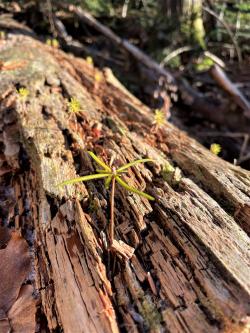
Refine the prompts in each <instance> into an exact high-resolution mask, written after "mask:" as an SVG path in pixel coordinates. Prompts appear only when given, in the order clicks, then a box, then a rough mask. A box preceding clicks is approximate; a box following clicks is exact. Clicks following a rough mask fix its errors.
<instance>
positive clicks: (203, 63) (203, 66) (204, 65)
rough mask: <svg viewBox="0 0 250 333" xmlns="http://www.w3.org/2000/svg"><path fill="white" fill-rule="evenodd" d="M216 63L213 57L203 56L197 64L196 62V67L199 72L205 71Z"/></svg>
mask: <svg viewBox="0 0 250 333" xmlns="http://www.w3.org/2000/svg"><path fill="white" fill-rule="evenodd" d="M213 65H214V62H213V60H212V59H210V58H208V57H203V58H202V59H201V60H200V61H199V62H198V63H197V64H195V69H196V70H197V71H198V72H204V71H207V70H209V68H210V67H212V66H213Z"/></svg>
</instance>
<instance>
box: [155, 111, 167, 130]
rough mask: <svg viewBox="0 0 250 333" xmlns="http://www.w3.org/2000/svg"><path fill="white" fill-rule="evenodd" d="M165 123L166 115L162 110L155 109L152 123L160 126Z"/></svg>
mask: <svg viewBox="0 0 250 333" xmlns="http://www.w3.org/2000/svg"><path fill="white" fill-rule="evenodd" d="M165 123H166V115H165V113H164V112H163V111H161V110H159V109H156V110H155V115H154V122H153V124H154V125H156V126H157V127H160V126H162V125H164V124H165Z"/></svg>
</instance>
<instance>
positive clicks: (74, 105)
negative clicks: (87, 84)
mask: <svg viewBox="0 0 250 333" xmlns="http://www.w3.org/2000/svg"><path fill="white" fill-rule="evenodd" d="M68 107H69V112H70V113H75V114H77V113H79V112H80V111H81V104H80V102H79V100H78V99H77V98H75V97H72V98H71V99H70V101H69V103H68Z"/></svg>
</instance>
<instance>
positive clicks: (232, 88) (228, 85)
mask: <svg viewBox="0 0 250 333" xmlns="http://www.w3.org/2000/svg"><path fill="white" fill-rule="evenodd" d="M210 74H211V76H212V77H213V79H214V80H215V81H216V82H217V84H218V85H219V86H220V87H221V88H222V89H223V90H225V91H226V92H227V93H228V94H230V95H231V96H232V98H233V100H234V101H235V103H236V104H237V105H239V106H240V107H241V108H242V109H243V110H244V115H245V116H246V117H247V118H250V102H249V101H248V100H247V99H246V97H245V96H244V95H243V94H242V93H241V91H240V90H239V89H238V88H237V87H236V85H235V84H234V83H232V82H231V81H230V79H229V78H228V77H227V75H226V73H225V72H224V71H223V70H222V69H221V68H220V67H219V66H217V65H214V66H213V67H211V69H210Z"/></svg>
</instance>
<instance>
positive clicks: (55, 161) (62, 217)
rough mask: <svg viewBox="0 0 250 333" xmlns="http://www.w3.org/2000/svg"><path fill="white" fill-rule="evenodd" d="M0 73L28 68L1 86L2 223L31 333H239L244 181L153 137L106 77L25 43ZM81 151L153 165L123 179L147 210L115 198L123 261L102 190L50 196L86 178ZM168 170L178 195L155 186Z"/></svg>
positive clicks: (2, 49)
mask: <svg viewBox="0 0 250 333" xmlns="http://www.w3.org/2000/svg"><path fill="white" fill-rule="evenodd" d="M0 60H1V61H2V62H6V61H8V62H10V63H11V62H13V61H17V60H18V61H19V62H20V61H23V62H24V63H25V65H24V66H23V67H22V68H18V69H16V70H10V71H2V72H1V74H0V75H1V82H0V96H1V100H0V103H1V104H0V124H1V136H0V138H1V146H0V148H1V154H0V157H1V168H0V169H1V178H2V186H1V196H2V198H3V202H4V204H1V210H2V216H3V222H4V223H5V224H7V225H9V226H14V227H15V228H16V229H20V230H21V231H22V233H23V235H24V236H25V238H26V239H27V240H28V241H29V243H30V245H31V246H32V248H33V249H34V262H33V264H34V289H35V290H36V292H37V293H38V294H39V295H40V303H39V305H38V307H37V323H38V325H39V327H40V331H41V332H53V331H56V330H58V331H60V330H63V331H64V332H66V333H72V332H74V333H78V332H88V333H89V332H171V333H176V332H192V333H193V332H247V330H248V328H249V325H250V323H249V317H248V315H249V310H250V306H249V301H250V297H249V293H250V283H249V276H250V274H249V273H250V269H249V252H248V251H249V238H248V236H247V233H249V231H250V173H249V172H248V171H245V170H243V169H241V168H240V167H236V166H233V165H231V164H229V163H227V162H225V161H223V160H221V159H220V158H218V157H217V156H214V155H212V154H211V153H210V152H209V151H207V150H206V149H205V148H203V147H202V146H201V145H200V144H198V143H197V142H196V141H195V140H193V139H192V138H190V137H188V136H187V135H186V134H185V133H183V132H181V131H180V130H178V129H177V128H175V127H174V126H172V125H171V124H169V123H167V124H166V125H165V126H163V127H162V128H161V129H160V130H159V131H158V132H157V133H152V131H151V128H152V123H153V114H152V112H151V110H149V109H148V108H147V107H146V106H145V105H143V104H142V103H141V102H140V101H139V100H137V99H136V98H135V97H134V96H132V95H131V94H130V93H128V92H127V90H126V89H125V88H124V87H122V86H121V84H120V83H119V82H118V81H117V80H116V79H115V78H114V76H113V75H112V74H111V73H110V71H109V70H104V71H103V72H99V71H98V70H97V69H95V68H94V67H92V66H90V65H88V64H87V63H86V62H85V61H84V60H81V59H78V58H74V57H72V56H69V55H66V54H64V53H63V52H62V51H60V50H56V49H52V48H51V47H48V46H45V45H42V44H41V43H39V42H38V41H35V40H34V39H32V38H31V37H27V36H26V37H24V36H22V37H20V36H18V37H15V36H14V35H10V36H9V39H8V40H7V41H6V43H5V44H4V45H1V46H0ZM97 72H98V73H99V75H100V77H101V80H100V81H99V80H98V82H96V80H95V74H96V73H97ZM19 87H26V88H27V89H28V91H29V95H28V96H27V98H26V100H23V99H21V98H20V96H18V94H17V93H16V88H19ZM71 97H76V98H77V99H78V100H79V102H80V104H81V112H80V113H79V114H77V115H72V116H70V115H69V112H68V101H69V99H70V98H71ZM96 128H100V130H98V132H97V131H96V130H95V129H96ZM87 150H92V151H94V152H95V153H97V154H99V155H100V156H102V158H103V159H104V160H105V162H108V161H109V158H110V156H111V154H113V153H115V154H116V161H117V163H118V164H119V165H121V164H122V163H126V162H127V163H128V162H130V161H132V160H134V159H136V158H144V157H149V158H152V159H154V160H155V163H154V164H148V165H138V166H135V167H133V168H131V169H130V170H129V172H128V174H127V175H125V176H124V179H126V181H127V182H128V183H129V184H130V185H132V186H134V187H137V188H140V189H142V190H144V189H146V191H147V193H150V194H151V195H153V196H154V197H155V198H156V200H155V203H151V202H149V201H148V200H147V199H145V198H141V197H139V196H138V195H136V194H130V193H128V192H126V191H125V190H124V189H123V188H121V187H120V186H119V185H118V186H117V188H116V195H115V225H116V229H115V239H116V240H117V241H118V240H122V241H123V242H125V243H127V244H128V245H130V246H132V247H134V248H135V253H134V256H133V258H132V259H131V260H129V261H126V260H124V258H122V259H121V258H120V257H119V256H116V255H114V254H113V253H110V252H109V251H107V249H106V247H105V233H106V230H107V229H108V228H106V227H107V224H108V221H109V213H110V212H109V204H108V202H109V192H108V191H107V190H106V189H105V187H104V184H103V181H102V180H100V181H95V182H87V183H84V184H77V185H74V186H73V185H71V186H67V187H64V188H59V187H57V186H56V185H57V184H58V183H60V182H61V181H64V180H66V179H69V178H73V177H76V176H77V175H85V174H89V173H92V172H94V170H95V164H94V163H93V161H92V160H91V159H90V158H89V156H88V154H86V151H87ZM167 161H170V162H171V163H172V164H173V165H174V166H175V167H176V166H177V167H179V168H180V169H181V172H182V178H181V180H180V181H179V182H178V184H172V183H171V182H167V181H165V180H164V178H163V175H162V170H163V169H164V166H165V164H166V162H167Z"/></svg>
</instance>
